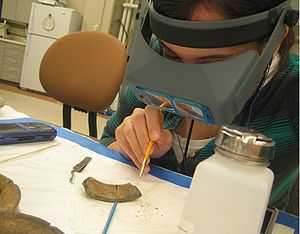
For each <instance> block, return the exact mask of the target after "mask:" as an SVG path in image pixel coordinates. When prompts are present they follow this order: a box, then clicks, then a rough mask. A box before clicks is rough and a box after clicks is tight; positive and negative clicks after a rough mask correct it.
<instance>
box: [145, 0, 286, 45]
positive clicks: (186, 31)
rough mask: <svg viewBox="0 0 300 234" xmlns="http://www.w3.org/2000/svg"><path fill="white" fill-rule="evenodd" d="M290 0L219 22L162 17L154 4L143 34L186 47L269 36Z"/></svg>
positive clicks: (146, 19)
mask: <svg viewBox="0 0 300 234" xmlns="http://www.w3.org/2000/svg"><path fill="white" fill-rule="evenodd" d="M287 6H288V1H285V2H283V3H281V4H280V5H278V6H276V7H274V8H272V9H270V10H268V11H264V12H261V13H258V14H254V15H250V16H245V17H241V18H235V19H229V20H219V21H206V22H200V21H187V20H178V19H173V18H169V17H166V16H164V15H161V14H159V13H158V12H156V11H155V10H154V9H153V5H152V4H150V6H149V9H148V12H147V15H146V17H145V21H144V24H143V26H142V34H143V36H144V38H145V40H146V41H147V42H148V43H149V42H150V38H151V35H152V33H153V34H155V35H156V36H157V37H158V38H159V39H161V40H163V41H166V42H169V43H172V44H175V45H179V46H184V47H192V48H218V47H226V46H232V45H239V44H243V43H247V42H251V41H256V40H259V39H263V38H266V37H268V36H269V35H270V34H271V33H272V31H273V30H274V27H275V25H276V23H277V21H278V19H279V17H280V14H281V13H282V10H283V9H284V8H285V7H287Z"/></svg>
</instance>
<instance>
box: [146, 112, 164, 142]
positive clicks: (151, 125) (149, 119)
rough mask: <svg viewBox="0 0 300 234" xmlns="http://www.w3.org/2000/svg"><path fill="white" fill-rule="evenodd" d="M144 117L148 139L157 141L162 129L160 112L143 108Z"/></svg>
mask: <svg viewBox="0 0 300 234" xmlns="http://www.w3.org/2000/svg"><path fill="white" fill-rule="evenodd" d="M145 116H146V123H147V127H148V133H149V137H150V139H151V140H152V141H157V140H158V139H159V138H160V131H161V129H162V119H161V111H160V110H159V109H156V108H154V107H151V106H147V107H146V108H145Z"/></svg>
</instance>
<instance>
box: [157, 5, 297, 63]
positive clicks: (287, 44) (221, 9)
mask: <svg viewBox="0 0 300 234" xmlns="http://www.w3.org/2000/svg"><path fill="white" fill-rule="evenodd" d="M284 1H286V0H153V7H154V8H155V10H156V11H157V12H159V13H160V14H162V15H165V16H168V17H171V18H175V19H182V20H189V19H190V18H191V16H193V14H194V12H195V10H196V9H197V8H199V7H204V8H205V9H214V10H215V11H216V12H218V13H220V14H222V15H224V16H225V17H226V18H238V17H243V16H247V15H252V14H255V13H259V12H262V11H265V10H268V9H271V8H273V7H275V6H277V5H279V4H280V3H282V2H284ZM294 43H295V32H294V30H293V29H292V28H290V29H289V33H288V35H287V36H286V38H285V40H284V41H283V43H282V45H281V48H280V51H279V53H280V55H281V56H282V60H281V64H283V63H285V61H286V60H287V58H288V53H289V50H290V48H291V47H292V45H293V44H294Z"/></svg>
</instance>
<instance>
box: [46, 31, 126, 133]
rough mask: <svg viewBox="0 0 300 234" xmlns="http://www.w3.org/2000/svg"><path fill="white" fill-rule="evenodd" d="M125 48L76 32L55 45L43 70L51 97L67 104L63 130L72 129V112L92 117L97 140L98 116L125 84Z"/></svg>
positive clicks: (102, 37)
mask: <svg viewBox="0 0 300 234" xmlns="http://www.w3.org/2000/svg"><path fill="white" fill-rule="evenodd" d="M126 60H127V56H126V51H125V47H124V46H123V44H122V43H121V42H119V41H118V40H117V39H116V38H115V37H113V36H111V35H108V34H105V33H101V32H76V33H72V34H68V35H66V36H64V37H62V38H60V39H58V40H57V41H56V42H54V43H53V44H52V45H51V46H50V47H49V48H48V50H47V51H46V53H45V55H44V56H43V59H42V61H41V66H40V81H41V84H42V86H43V88H44V89H45V91H46V92H47V94H48V95H49V96H52V97H53V98H55V99H56V100H58V101H60V102H62V103H63V126H64V127H65V128H68V129H71V110H72V108H73V109H75V110H79V111H83V112H85V113H88V122H89V135H90V136H92V137H96V138H97V122H96V120H97V112H99V111H103V110H105V109H106V108H108V107H109V106H110V105H111V103H112V102H113V100H114V98H115V96H116V94H117V92H118V91H119V88H120V85H121V83H122V81H123V77H124V73H125V68H126Z"/></svg>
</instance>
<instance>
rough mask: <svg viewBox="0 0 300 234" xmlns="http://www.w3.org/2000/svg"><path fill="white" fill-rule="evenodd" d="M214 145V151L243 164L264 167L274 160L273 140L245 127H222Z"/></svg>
mask: <svg viewBox="0 0 300 234" xmlns="http://www.w3.org/2000/svg"><path fill="white" fill-rule="evenodd" d="M215 144H216V151H219V152H220V153H221V154H223V155H225V156H228V157H230V158H234V159H237V160H239V161H242V162H245V163H250V164H256V165H262V166H266V165H268V164H269V160H271V159H273V158H274V152H275V142H274V141H273V139H272V138H268V137H266V136H265V135H263V134H261V133H259V132H257V131H255V130H252V129H248V128H245V127H239V126H229V125H224V126H222V127H221V129H220V130H219V133H218V135H217V136H216V139H215Z"/></svg>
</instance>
